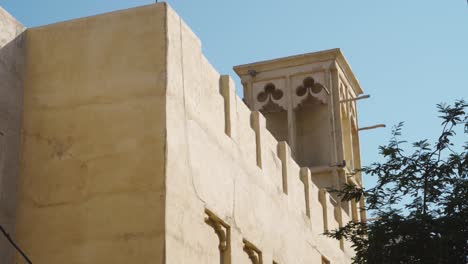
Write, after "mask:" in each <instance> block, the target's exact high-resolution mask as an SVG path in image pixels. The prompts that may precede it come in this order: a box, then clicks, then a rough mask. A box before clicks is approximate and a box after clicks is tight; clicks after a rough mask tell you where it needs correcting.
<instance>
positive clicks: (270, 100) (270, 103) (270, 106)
mask: <svg viewBox="0 0 468 264" xmlns="http://www.w3.org/2000/svg"><path fill="white" fill-rule="evenodd" d="M283 95H284V93H283V91H281V90H280V89H277V88H276V86H275V85H274V84H273V83H268V84H266V85H265V87H264V88H263V91H261V92H260V93H259V94H258V95H257V101H258V102H260V103H263V106H262V108H261V109H260V111H261V112H263V113H268V112H278V111H281V110H285V109H283V107H281V106H280V105H279V104H277V103H276V102H275V101H278V100H280V99H281V98H283Z"/></svg>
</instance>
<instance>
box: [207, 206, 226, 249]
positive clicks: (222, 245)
mask: <svg viewBox="0 0 468 264" xmlns="http://www.w3.org/2000/svg"><path fill="white" fill-rule="evenodd" d="M205 223H207V224H208V225H209V226H211V227H212V228H213V229H214V231H215V233H216V235H217V236H218V239H219V245H218V248H219V250H220V251H221V254H222V253H224V252H225V251H226V250H227V249H228V243H229V238H228V227H227V226H225V225H224V224H223V223H221V221H220V220H219V219H218V218H216V217H215V216H214V215H212V214H211V213H209V212H207V213H206V218H205Z"/></svg>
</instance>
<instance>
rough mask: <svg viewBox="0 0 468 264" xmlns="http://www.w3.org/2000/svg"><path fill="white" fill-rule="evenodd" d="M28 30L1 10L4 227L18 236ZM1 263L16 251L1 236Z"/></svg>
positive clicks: (0, 212) (0, 217)
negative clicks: (17, 195)
mask: <svg viewBox="0 0 468 264" xmlns="http://www.w3.org/2000/svg"><path fill="white" fill-rule="evenodd" d="M24 30H25V28H24V26H23V25H21V23H19V22H18V21H16V20H15V19H14V18H13V17H12V16H11V15H10V14H8V13H7V12H6V11H5V10H4V9H2V8H1V7H0V224H1V225H2V226H3V227H4V228H5V229H6V231H7V232H9V233H10V234H11V235H14V231H15V214H16V181H17V177H18V171H19V146H20V136H19V135H20V126H21V110H22V99H23V74H24V71H23V68H24V34H23V32H24ZM0 252H1V253H0V263H12V262H13V260H12V257H13V248H12V246H11V245H10V244H9V243H8V242H7V240H6V239H5V238H4V237H2V236H0Z"/></svg>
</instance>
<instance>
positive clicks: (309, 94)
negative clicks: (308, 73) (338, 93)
mask: <svg viewBox="0 0 468 264" xmlns="http://www.w3.org/2000/svg"><path fill="white" fill-rule="evenodd" d="M325 90H326V89H325V87H324V86H323V85H322V84H320V83H318V82H315V80H314V79H313V78H312V77H307V78H305V79H304V80H303V81H302V85H299V86H298V87H297V88H296V96H297V97H299V98H300V100H299V101H300V102H299V103H298V104H297V105H296V106H298V105H304V104H313V103H314V101H316V100H318V101H319V102H321V103H322V104H326V103H327V96H326V91H325Z"/></svg>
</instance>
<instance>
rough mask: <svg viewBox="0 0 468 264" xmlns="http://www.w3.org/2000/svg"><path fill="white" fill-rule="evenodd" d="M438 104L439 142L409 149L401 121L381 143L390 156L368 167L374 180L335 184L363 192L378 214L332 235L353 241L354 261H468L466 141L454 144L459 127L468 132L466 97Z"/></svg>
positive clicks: (354, 193) (346, 196)
mask: <svg viewBox="0 0 468 264" xmlns="http://www.w3.org/2000/svg"><path fill="white" fill-rule="evenodd" d="M437 107H438V111H439V113H440V116H439V117H440V118H441V120H442V123H441V126H442V131H441V133H440V136H439V137H438V139H437V140H436V141H435V142H433V143H431V142H430V141H429V140H427V139H424V140H420V141H418V142H414V143H413V144H412V147H411V151H410V152H406V151H405V149H404V148H403V146H404V145H407V142H406V141H402V140H400V137H401V132H402V128H403V123H400V124H398V125H397V126H395V128H394V129H393V131H392V138H391V139H390V141H389V142H388V144H387V145H385V146H381V147H379V152H380V154H381V155H382V156H383V158H384V161H383V162H377V163H373V164H371V165H370V166H368V167H366V168H363V169H362V172H363V173H365V174H367V175H370V176H373V177H376V178H377V184H376V186H375V187H373V188H370V189H368V190H365V189H362V188H359V187H357V186H354V185H352V184H347V185H345V186H343V188H342V189H341V190H335V192H337V193H338V195H339V196H341V199H342V200H343V201H350V200H352V199H356V201H358V200H360V199H361V197H365V200H366V209H367V210H368V212H369V213H371V214H372V215H373V216H375V218H374V219H373V221H369V222H368V223H355V222H350V223H348V224H347V225H346V226H344V227H342V228H340V229H338V230H334V231H331V232H329V233H327V234H326V235H328V236H330V237H333V238H336V239H341V238H344V239H347V240H349V241H350V242H351V243H352V245H353V247H354V249H355V250H356V256H355V258H354V263H379V264H381V263H382V264H385V263H424V264H432V263H434V264H436V263H437V264H443V263H451V264H457V263H460V264H466V263H468V142H464V143H456V142H460V141H459V138H456V136H457V133H456V132H458V130H460V129H459V128H460V127H463V130H464V133H463V132H462V133H460V134H461V135H462V136H466V134H467V133H468V116H467V113H466V108H467V107H468V104H467V103H466V102H465V101H464V100H458V101H456V102H455V103H454V104H453V105H446V104H439V105H437Z"/></svg>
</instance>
